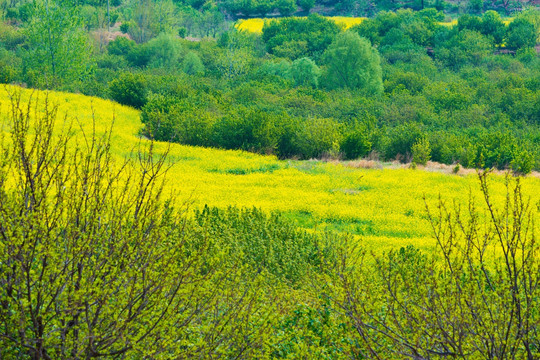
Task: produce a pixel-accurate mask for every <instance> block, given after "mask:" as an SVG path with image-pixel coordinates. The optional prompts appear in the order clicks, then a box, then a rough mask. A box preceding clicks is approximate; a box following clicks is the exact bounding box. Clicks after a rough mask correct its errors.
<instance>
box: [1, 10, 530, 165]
mask: <svg viewBox="0 0 540 360" xmlns="http://www.w3.org/2000/svg"><path fill="white" fill-rule="evenodd" d="M32 4H33V3H30V2H24V1H12V2H11V6H12V7H9V6H8V7H5V13H4V16H5V18H6V20H7V22H6V23H4V24H3V25H2V46H3V48H2V49H1V51H0V64H2V67H1V68H0V79H1V80H2V81H3V82H23V83H26V84H27V85H29V86H33V87H47V88H56V89H63V90H70V91H80V92H83V93H85V94H88V95H96V96H100V97H105V98H107V97H110V98H112V99H114V100H116V101H119V102H121V103H123V104H127V105H130V106H134V107H137V108H142V110H143V111H142V121H143V124H144V129H142V130H141V131H142V133H144V134H145V135H146V136H149V137H152V138H154V139H158V140H169V141H176V142H180V143H183V144H189V145H201V146H211V147H220V148H225V149H244V150H249V151H255V152H259V153H265V154H269V153H273V154H276V155H278V156H279V157H281V158H290V157H295V158H301V159H309V158H320V157H338V158H339V157H342V158H346V159H355V158H358V157H366V156H370V157H371V158H375V159H381V160H394V159H398V160H400V161H403V162H408V161H411V160H414V161H415V162H416V163H425V162H426V161H428V160H432V161H437V162H441V163H445V164H454V163H459V164H461V166H464V167H495V168H499V169H504V168H512V169H513V170H515V171H517V172H521V173H528V172H530V171H531V170H533V169H540V150H539V149H540V140H539V139H540V132H539V131H540V130H539V129H540V127H539V124H540V118H539V116H540V108H539V104H540V95H539V94H540V91H539V82H538V68H539V66H540V65H539V64H540V60H539V57H538V55H537V53H536V50H535V48H534V46H535V45H536V43H537V41H538V37H539V34H540V20H539V19H540V15H539V14H540V13H539V12H538V10H534V9H529V10H526V11H523V12H521V13H518V14H517V15H516V16H515V17H514V19H513V20H512V21H510V22H509V23H507V22H504V21H503V19H502V18H501V16H500V15H499V13H497V12H495V11H493V10H489V11H486V12H484V13H483V14H480V15H475V14H474V11H472V8H471V9H469V10H468V11H469V13H466V14H463V15H461V16H459V17H458V19H457V22H456V25H455V26H453V27H450V26H447V25H444V24H442V23H441V21H443V20H444V14H443V12H442V11H438V10H436V9H434V8H427V6H428V5H430V4H427V3H426V4H423V5H422V7H423V8H424V9H419V10H420V11H416V12H415V11H412V10H410V9H401V10H398V11H396V12H388V11H382V12H379V13H378V14H377V15H376V16H374V17H373V18H370V19H366V20H364V21H362V22H361V23H360V24H359V25H356V26H354V27H352V28H351V29H349V30H348V31H346V32H344V31H343V30H342V29H341V28H340V27H339V26H338V25H336V23H334V22H333V21H331V20H329V19H328V18H325V17H322V16H320V15H317V14H311V15H309V16H308V17H304V18H283V19H279V20H274V21H270V22H267V23H266V24H265V25H264V27H263V31H262V34H261V35H257V34H251V33H247V32H239V31H235V30H229V31H226V30H225V29H226V21H225V20H224V19H223V18H221V19H219V18H212V19H213V20H211V21H210V19H206V20H204V21H203V22H201V24H204V25H205V26H209V27H210V26H211V24H213V25H212V27H211V28H208V29H206V30H205V31H206V33H205V35H212V36H215V37H216V40H214V39H212V38H205V39H202V40H200V39H190V40H185V39H184V40H183V39H182V37H186V36H188V34H189V35H190V36H194V35H195V36H197V35H201V34H202V33H201V32H200V31H199V30H200V29H199V30H194V26H195V25H193V24H191V25H190V24H188V23H186V21H187V20H188V19H191V20H193V21H194V19H197V16H199V15H200V14H203V15H204V14H210V13H211V12H212V11H214V10H212V9H211V8H207V5H197V4H194V3H193V4H188V5H189V6H188V7H181V6H180V5H179V4H178V3H174V2H167V1H165V2H154V1H150V0H147V1H138V2H130V1H125V2H118V1H117V2H113V3H109V5H110V6H109V7H108V8H107V7H106V5H107V4H106V2H101V3H99V2H97V3H92V4H85V2H84V1H81V2H80V3H79V4H77V5H76V6H78V7H77V8H73V5H67V4H64V3H62V2H61V1H52V0H51V1H50V2H49V1H46V2H37V3H35V5H32ZM232 4H233V3H228V5H226V7H227V6H232ZM382 4H383V2H381V3H380V4H379V5H380V6H383V8H384V6H387V5H388V4H387V5H382ZM379 5H378V6H379ZM394 5H395V6H397V7H400V6H401V5H404V6H405V5H406V4H405V3H403V4H401V5H400V4H399V2H394ZM408 5H410V7H412V8H414V7H415V6H416V5H414V6H413V5H412V4H410V3H408ZM431 5H432V6H433V5H436V4H431ZM484 5H485V4H484ZM199 6H202V7H201V8H199ZM257 6H259V5H257ZM261 6H262V5H261ZM471 6H472V5H471ZM486 6H487V5H486ZM192 7H193V8H195V9H199V10H194V9H193V8H192ZM188 9H192V10H190V11H195V13H197V14H199V15H196V14H195V13H191V12H190V13H189V14H186V15H185V17H182V16H180V17H179V16H178V15H179V14H180V13H181V12H183V11H188ZM485 9H486V8H481V9H478V10H479V11H480V10H485ZM77 10H81V11H79V12H77ZM82 10H84V11H82ZM447 10H448V9H447ZM499 10H500V9H499ZM238 11H240V12H241V10H238ZM179 12H180V13H179ZM480 12H481V11H480ZM204 16H206V15H204ZM208 16H210V15H208ZM178 19H182V20H181V21H180V20H178ZM120 21H121V23H122V29H123V31H124V32H126V34H125V35H120V36H119V34H118V33H114V32H107V31H106V29H105V27H108V28H112V27H115V26H116V27H117V26H118V24H120ZM44 24H51V26H45V27H44ZM201 26H202V25H201ZM201 31H202V30H201ZM203 32H204V31H203ZM85 33H86V35H85ZM178 35H180V37H179V36H178ZM191 40H196V41H191ZM67 64H69V66H67ZM415 144H416V145H415ZM420 144H421V145H422V146H420Z"/></svg>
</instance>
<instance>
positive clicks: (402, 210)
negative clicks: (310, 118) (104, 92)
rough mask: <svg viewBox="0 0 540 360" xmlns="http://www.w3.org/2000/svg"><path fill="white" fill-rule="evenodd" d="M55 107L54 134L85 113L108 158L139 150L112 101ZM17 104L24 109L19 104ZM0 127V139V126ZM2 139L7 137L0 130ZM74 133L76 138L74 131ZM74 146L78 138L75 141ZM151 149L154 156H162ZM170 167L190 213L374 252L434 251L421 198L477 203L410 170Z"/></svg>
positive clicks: (499, 185)
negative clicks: (264, 217) (270, 220)
mask: <svg viewBox="0 0 540 360" xmlns="http://www.w3.org/2000/svg"><path fill="white" fill-rule="evenodd" d="M17 91H21V92H22V97H23V99H28V97H29V96H30V94H32V93H33V95H32V96H33V97H34V98H36V97H39V98H40V101H43V99H44V97H45V94H44V93H42V92H33V91H31V90H23V89H19V88H15V87H11V86H7V87H4V88H0V114H1V117H2V118H4V117H5V116H6V114H7V112H8V111H9V97H8V93H13V92H17ZM49 99H50V100H52V101H53V102H54V103H56V104H58V107H59V116H58V119H57V126H58V127H61V126H62V124H63V122H64V120H63V119H64V116H63V114H66V113H67V114H68V115H69V116H75V117H76V118H77V121H78V122H79V123H80V124H81V128H82V129H83V130H84V131H85V132H87V133H90V132H91V130H92V112H94V114H95V115H94V116H95V119H96V131H97V132H98V133H100V132H101V133H102V132H105V131H106V130H108V129H109V128H110V127H111V124H112V121H113V117H114V126H113V130H112V137H111V141H112V147H111V151H112V152H113V154H114V156H116V157H118V159H119V160H120V159H122V158H125V157H128V156H130V153H131V152H132V150H133V149H134V148H136V147H137V145H138V144H139V143H141V142H142V143H143V144H144V143H145V142H148V141H147V140H144V139H141V138H140V137H138V135H137V134H138V132H139V130H140V128H141V123H140V119H139V112H138V111H137V110H134V109H132V108H129V107H125V106H121V105H118V104H116V103H114V102H111V101H106V100H102V99H97V98H91V97H86V96H82V95H76V94H67V93H57V92H51V93H50V94H49ZM23 103H24V102H23ZM3 123H4V122H3V121H0V131H2V128H1V126H2V124H3ZM4 131H6V130H5V129H4ZM75 131H76V132H77V131H78V132H79V133H80V130H75ZM79 138H80V134H79ZM167 146H168V145H167V144H165V143H157V144H156V149H157V151H158V152H163V151H165V149H166V148H167ZM169 155H170V160H171V161H172V167H171V168H170V170H169V172H168V174H167V178H166V179H167V183H166V189H165V191H166V192H167V193H172V194H175V196H176V198H177V200H178V201H181V202H186V203H190V204H191V207H192V208H195V207H202V206H204V205H205V204H208V205H210V206H218V207H227V206H231V205H232V206H239V207H244V206H247V207H253V206H255V207H258V208H261V209H263V210H265V211H268V212H270V211H279V212H282V213H283V214H285V216H287V217H290V218H292V219H294V220H296V221H297V223H298V225H299V226H300V227H304V228H306V229H310V230H312V229H314V230H324V229H329V230H337V231H346V232H349V233H351V234H353V235H354V236H355V237H357V238H358V241H362V242H364V243H365V244H366V245H367V246H368V247H370V248H373V249H375V250H377V251H382V250H387V249H390V248H395V247H401V246H405V245H409V244H413V245H416V246H418V247H421V248H429V247H431V246H432V245H433V243H434V242H433V240H432V238H431V228H430V224H429V222H428V220H427V216H426V212H425V203H424V200H423V197H424V196H425V197H426V201H427V203H428V205H429V206H431V207H435V206H436V204H437V203H438V198H439V195H440V196H441V197H442V198H443V199H445V200H446V201H447V202H448V203H449V204H451V202H452V201H454V200H455V201H456V202H457V203H460V204H466V203H467V200H468V198H469V194H471V193H472V195H473V196H474V197H475V198H476V199H478V203H481V201H480V200H481V197H480V193H479V191H478V180H477V178H476V176H475V175H469V176H456V175H447V174H440V173H434V172H427V171H422V170H410V169H380V170H379V169H357V168H350V167H346V166H343V165H340V164H332V163H324V162H318V161H280V160H278V159H276V158H275V157H273V156H262V155H256V154H252V153H247V152H242V151H225V150H218V149H208V148H200V147H190V146H182V145H178V144H174V145H171V148H170V153H169ZM491 182H492V189H493V191H494V195H495V201H499V202H500V201H502V199H503V198H504V194H505V192H504V178H503V177H501V176H493V177H492V179H491ZM539 190H540V179H538V178H535V177H527V178H526V179H525V180H524V192H525V193H526V194H528V195H530V196H531V203H532V204H533V206H534V207H535V208H536V207H537V208H538V211H540V191H539Z"/></svg>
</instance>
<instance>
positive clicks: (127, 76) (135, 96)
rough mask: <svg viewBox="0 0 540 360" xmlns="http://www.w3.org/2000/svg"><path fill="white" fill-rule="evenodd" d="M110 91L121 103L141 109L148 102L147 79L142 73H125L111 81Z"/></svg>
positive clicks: (113, 97)
mask: <svg viewBox="0 0 540 360" xmlns="http://www.w3.org/2000/svg"><path fill="white" fill-rule="evenodd" d="M109 93H110V95H111V98H112V99H113V100H115V101H117V102H119V103H120V104H123V105H128V106H133V107H135V108H138V109H139V108H141V107H143V106H144V104H146V97H147V90H146V80H145V78H144V76H143V75H140V74H133V73H123V74H121V75H120V76H119V77H118V78H117V79H114V80H112V81H111V82H110V83H109Z"/></svg>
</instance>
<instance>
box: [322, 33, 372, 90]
mask: <svg viewBox="0 0 540 360" xmlns="http://www.w3.org/2000/svg"><path fill="white" fill-rule="evenodd" d="M324 63H325V65H326V73H325V80H326V85H327V86H328V87H329V88H348V89H361V90H363V91H365V92H366V93H368V94H379V93H382V91H383V83H382V68H381V61H380V58H379V53H378V52H377V50H376V49H375V48H373V47H372V46H371V44H370V42H369V40H367V39H365V38H362V37H360V36H359V35H358V34H356V33H353V32H344V33H341V34H339V35H338V36H337V37H336V39H335V40H334V42H332V44H331V45H330V46H329V47H328V49H327V50H326V52H325V53H324Z"/></svg>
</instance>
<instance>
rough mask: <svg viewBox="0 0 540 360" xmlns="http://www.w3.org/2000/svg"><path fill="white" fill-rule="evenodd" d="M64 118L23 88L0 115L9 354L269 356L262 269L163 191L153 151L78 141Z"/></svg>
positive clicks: (4, 350)
mask: <svg viewBox="0 0 540 360" xmlns="http://www.w3.org/2000/svg"><path fill="white" fill-rule="evenodd" d="M56 115H57V114H56V109H55V108H54V107H53V106H51V104H50V103H49V102H48V101H47V100H45V101H44V102H43V103H35V102H33V101H32V102H30V103H28V104H24V105H23V104H21V100H20V98H18V97H17V96H15V95H14V96H13V97H12V104H11V110H10V112H9V113H8V114H7V115H2V117H1V118H0V120H1V126H0V128H1V129H6V130H7V131H4V130H2V132H0V154H1V155H0V358H7V359H11V358H22V359H25V358H28V359H30V358H31V359H68V358H69V359H73V358H97V357H121V358H141V357H145V358H146V357H150V358H156V357H165V358H193V357H203V358H214V357H219V356H226V357H236V356H238V357H240V356H242V357H246V356H247V357H250V356H251V355H250V354H254V353H259V352H263V350H264V346H265V342H264V339H265V338H266V335H265V332H266V331H267V329H268V328H269V327H270V326H271V324H272V323H273V319H274V318H275V317H276V316H277V315H278V314H279V313H278V312H277V311H276V307H277V306H278V304H280V303H281V300H280V299H279V298H276V294H277V288H278V285H275V284H274V285H272V286H270V285H268V283H267V282H266V273H267V272H266V271H265V269H259V271H257V272H256V271H251V268H250V267H249V265H243V264H242V263H241V262H240V261H239V260H240V257H239V256H237V255H235V251H234V249H233V248H232V247H231V246H230V245H227V244H226V242H225V241H224V239H223V237H217V236H214V237H212V236H211V235H210V234H209V233H208V231H207V229H206V228H205V227H204V226H199V225H197V223H195V222H193V221H189V220H187V219H186V217H185V216H184V215H182V214H183V212H181V211H178V210H177V209H175V208H174V207H173V206H172V202H170V201H168V200H165V199H163V197H162V192H161V185H162V182H161V181H162V179H163V174H164V171H165V168H166V161H165V157H164V156H159V155H158V154H156V153H155V152H154V151H153V147H152V146H150V147H149V148H148V149H147V151H146V152H138V153H136V154H135V156H134V159H135V160H130V161H125V162H123V163H118V162H115V161H113V158H112V156H111V154H110V151H109V146H110V143H109V135H110V134H104V135H98V134H86V135H85V138H84V140H81V141H79V142H78V141H77V140H76V138H72V137H71V135H70V134H72V133H73V129H74V128H73V127H69V125H66V126H67V127H68V128H67V129H64V130H65V131H60V130H57V129H55V128H54V124H55V118H56ZM67 124H69V121H68V122H67ZM81 139H82V138H81ZM240 220H242V219H240Z"/></svg>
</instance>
